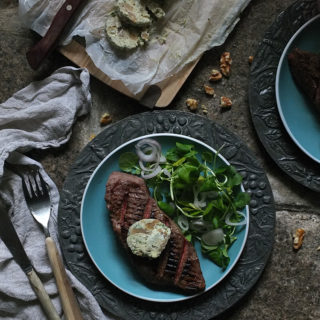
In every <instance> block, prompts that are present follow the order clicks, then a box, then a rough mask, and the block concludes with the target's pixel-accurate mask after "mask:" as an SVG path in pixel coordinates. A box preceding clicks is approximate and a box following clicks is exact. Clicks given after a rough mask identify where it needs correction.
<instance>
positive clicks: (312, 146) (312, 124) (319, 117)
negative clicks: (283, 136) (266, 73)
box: [275, 15, 320, 163]
mask: <svg viewBox="0 0 320 320" xmlns="http://www.w3.org/2000/svg"><path fill="white" fill-rule="evenodd" d="M319 32H320V15H317V16H315V17H314V18H312V19H311V20H309V21H308V22H307V23H305V24H304V25H303V26H302V27H301V28H300V29H299V30H298V31H297V32H296V33H295V34H294V35H293V37H292V38H291V39H290V41H289V42H288V44H287V45H286V47H285V49H284V51H283V53H282V55H281V58H280V61H279V65H278V69H277V75H276V88H275V89H276V100H277V105H278V110H279V113H280V117H281V120H282V122H283V124H284V126H285V128H286V130H287V132H288V133H289V135H290V136H291V138H292V139H293V141H294V142H295V143H296V145H297V146H298V147H299V148H300V149H301V150H302V151H303V152H304V153H305V154H307V155H308V156H309V157H310V158H312V159H313V160H315V161H317V162H319V163H320V114H319V111H317V110H316V108H315V107H314V106H312V104H311V103H310V102H309V101H308V100H307V99H306V97H305V96H304V94H303V93H302V91H300V89H299V88H298V87H297V85H296V84H295V82H294V80H293V78H292V76H291V72H290V69H289V64H288V59H287V56H288V53H289V52H290V51H291V49H293V48H295V47H298V48H300V49H302V50H307V51H311V52H315V53H320V36H319Z"/></svg>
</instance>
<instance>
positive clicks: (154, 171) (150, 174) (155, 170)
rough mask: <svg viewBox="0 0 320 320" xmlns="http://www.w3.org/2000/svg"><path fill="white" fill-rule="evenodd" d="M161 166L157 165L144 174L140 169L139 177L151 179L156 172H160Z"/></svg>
mask: <svg viewBox="0 0 320 320" xmlns="http://www.w3.org/2000/svg"><path fill="white" fill-rule="evenodd" d="M161 170H162V169H161V167H160V166H157V167H156V168H155V169H154V170H153V171H152V172H149V173H148V174H145V171H144V170H142V171H141V177H142V178H143V179H146V180H147V179H151V178H153V177H155V176H156V175H157V174H159V173H160V172H161Z"/></svg>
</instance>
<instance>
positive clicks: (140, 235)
mask: <svg viewBox="0 0 320 320" xmlns="http://www.w3.org/2000/svg"><path fill="white" fill-rule="evenodd" d="M170 234H171V230H170V228H168V227H167V226H166V225H165V224H163V223H162V222H161V221H159V220H157V219H142V220H139V221H137V222H135V223H134V224H133V225H131V226H130V228H129V231H128V236H127V244H128V246H129V248H130V249H131V251H132V253H133V254H135V255H137V256H140V257H148V258H152V259H155V258H158V257H159V256H160V254H161V252H162V251H163V250H164V248H165V247H166V245H167V242H168V240H169V238H170Z"/></svg>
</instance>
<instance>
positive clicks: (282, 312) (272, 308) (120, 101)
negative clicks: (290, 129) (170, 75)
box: [0, 0, 320, 320]
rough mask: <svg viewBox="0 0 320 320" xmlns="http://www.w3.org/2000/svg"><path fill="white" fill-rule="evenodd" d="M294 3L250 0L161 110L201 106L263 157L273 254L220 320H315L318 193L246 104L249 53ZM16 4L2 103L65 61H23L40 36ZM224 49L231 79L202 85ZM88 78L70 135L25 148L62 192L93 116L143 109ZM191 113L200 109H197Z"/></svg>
mask: <svg viewBox="0 0 320 320" xmlns="http://www.w3.org/2000/svg"><path fill="white" fill-rule="evenodd" d="M292 3H293V1H292V0H281V1H280V0H252V1H251V4H250V5H249V6H248V7H247V9H246V10H245V11H244V12H243V14H242V15H241V20H240V22H239V23H238V24H237V26H236V27H235V29H234V31H233V32H232V34H231V35H230V36H229V38H228V39H227V41H226V43H225V44H224V45H223V46H221V47H218V48H215V49H214V50H211V51H210V52H207V53H206V54H204V56H203V57H202V59H201V61H200V62H199V64H198V65H197V66H196V68H195V70H194V71H193V72H192V74H191V76H190V77H189V78H188V80H187V81H186V83H185V84H184V86H183V87H182V89H181V90H180V92H179V93H178V95H177V97H176V98H175V99H174V101H173V102H172V103H171V104H170V106H169V107H168V108H166V109H167V110H170V109H174V110H184V111H187V107H186V105H185V100H186V99H187V98H196V99H198V100H199V105H200V106H201V105H205V106H206V107H207V109H208V115H207V117H208V118H209V119H211V120H214V121H216V122H217V123H219V124H221V125H223V126H225V127H226V128H228V129H229V130H231V131H233V132H234V133H236V134H238V135H239V137H240V138H241V139H242V140H243V141H244V142H245V143H246V144H247V145H248V146H249V147H250V149H251V150H252V151H253V153H254V154H255V156H256V157H257V158H258V159H259V160H260V161H261V164H262V166H263V168H264V169H265V171H266V173H267V175H268V178H269V180H270V183H271V186H272V189H273V193H274V198H275V202H276V208H277V213H276V216H277V226H276V235H275V243H274V249H273V253H272V255H271V258H270V260H269V263H268V265H267V267H266V269H265V271H264V272H263V275H262V277H261V278H260V280H259V281H258V282H257V284H256V285H255V287H254V288H253V290H252V291H251V292H250V293H249V294H248V295H247V296H246V297H245V299H243V300H242V301H241V303H239V305H238V306H236V307H235V308H234V309H233V310H231V311H230V312H229V313H228V314H226V315H225V317H223V318H225V319H230V320H240V319H241V320H242V319H246V320H248V319H259V320H260V319H261V320H264V319H279V320H280V319H281V320H282V319H295V320H300V319H301V320H302V319H319V318H320V298H319V294H318V293H319V292H320V284H319V281H318V278H319V273H320V263H319V261H320V251H317V247H319V246H320V236H319V232H318V230H319V223H320V216H319V205H320V197H319V194H318V193H315V192H312V191H309V190H308V189H306V188H305V187H302V186H300V185H299V184H298V183H296V182H293V181H292V180H291V179H290V178H289V177H288V176H286V175H285V174H284V173H283V172H282V171H281V170H280V169H279V168H278V166H277V165H276V164H275V163H274V162H273V161H272V159H271V158H270V157H269V155H268V154H267V153H266V152H265V150H264V148H263V146H262V145H261V143H260V141H259V139H258V138H257V135H256V133H255V130H254V128H253V124H252V121H251V115H250V111H249V102H248V85H249V81H248V78H249V73H250V66H249V64H248V56H249V55H255V52H256V50H257V48H258V46H259V42H260V41H261V39H262V38H263V36H264V34H265V32H266V30H267V29H268V27H269V26H270V25H271V24H272V23H273V21H274V20H275V18H276V17H277V15H278V14H279V13H280V12H281V11H282V10H284V9H286V8H287V7H288V6H289V5H291V4H292ZM17 7H18V1H17V0H15V1H10V0H4V1H1V2H0V69H1V72H0V102H2V101H5V100H6V99H8V98H9V97H10V96H11V95H12V94H13V93H14V92H16V91H18V90H19V89H21V88H23V87H24V86H26V85H27V84H29V83H30V82H31V81H33V80H38V79H41V78H43V77H46V76H47V75H49V74H50V73H51V72H52V71H53V70H56V69H57V68H58V67H60V66H64V65H70V64H71V63H70V62H69V61H68V60H67V59H65V58H64V57H62V56H61V55H60V54H58V53H53V54H52V55H51V56H50V58H49V59H48V60H47V61H46V62H45V63H44V64H43V66H42V67H41V68H40V69H39V70H38V71H36V72H35V71H33V70H32V69H31V68H30V67H29V66H28V65H27V62H26V59H25V53H26V51H27V49H28V48H29V47H30V46H31V45H32V44H33V43H35V41H36V40H37V39H38V37H37V36H36V35H35V34H33V33H32V32H31V31H29V30H27V29H26V28H24V27H23V25H22V24H21V21H20V20H19V18H18V16H17ZM223 51H230V53H231V56H232V59H233V64H232V74H231V76H230V78H229V79H223V81H221V82H220V83H216V84H211V83H209V82H208V78H209V75H210V71H211V69H214V68H217V67H218V65H219V57H220V54H221V53H222V52H223ZM91 80H92V81H91V92H92V98H93V107H92V111H91V114H90V115H88V116H87V117H84V118H82V119H79V120H78V121H77V122H76V124H75V125H74V128H73V135H72V137H71V140H70V141H69V142H68V143H67V144H66V145H65V146H63V147H61V148H60V149H58V150H48V151H46V152H41V153H40V152H37V151H34V152H32V153H31V155H32V156H33V157H35V158H36V159H38V160H40V161H41V162H42V163H43V165H44V166H45V168H46V169H47V171H48V172H49V173H50V175H51V177H52V178H53V179H54V181H55V182H56V184H57V185H58V187H59V188H60V189H61V188H62V186H63V182H64V179H65V177H66V174H67V172H68V169H69V166H70V165H71V164H72V163H73V162H74V160H75V159H76V157H77V155H78V154H79V152H80V151H81V149H82V148H83V147H84V146H85V145H86V144H87V143H88V142H89V141H90V136H91V135H92V134H97V133H99V132H100V131H101V130H102V128H101V127H100V125H99V119H100V117H101V115H102V114H103V113H105V112H108V113H110V114H111V116H112V118H113V121H114V122H116V121H118V120H121V119H123V118H125V117H127V116H129V115H133V114H137V113H140V112H144V111H147V109H145V108H144V107H142V106H140V105H139V104H138V103H137V102H135V101H133V100H131V99H129V98H127V97H125V96H123V95H121V94H120V93H118V92H116V91H114V90H113V89H111V88H109V87H107V86H106V85H104V84H103V83H101V82H99V81H97V80H96V79H94V78H92V79H91ZM204 84H207V85H208V84H210V85H212V86H213V87H214V88H215V92H216V97H213V98H212V97H209V96H207V95H205V93H204V91H203V85H204ZM221 95H226V96H228V97H230V98H231V99H232V101H233V107H232V108H231V109H230V110H227V111H224V112H221V111H220V108H219V97H220V96H221ZM197 113H198V114H202V111H201V108H199V110H198V112H197ZM298 227H302V228H304V229H305V230H306V236H305V240H304V243H303V246H302V248H301V249H300V250H299V251H298V252H294V251H293V250H292V232H293V230H295V229H296V228H298Z"/></svg>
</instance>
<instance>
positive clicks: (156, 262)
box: [105, 172, 205, 293]
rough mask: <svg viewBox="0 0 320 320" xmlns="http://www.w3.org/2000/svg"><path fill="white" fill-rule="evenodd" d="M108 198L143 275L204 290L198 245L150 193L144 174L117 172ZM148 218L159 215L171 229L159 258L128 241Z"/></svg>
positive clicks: (189, 289) (186, 288) (119, 232)
mask: <svg viewBox="0 0 320 320" xmlns="http://www.w3.org/2000/svg"><path fill="white" fill-rule="evenodd" d="M105 200H106V203H107V207H108V209H109V211H110V219H111V223H112V227H113V230H114V232H115V233H116V234H117V236H118V238H119V240H120V241H121V243H122V245H123V247H124V248H125V249H126V250H127V252H128V254H129V256H130V258H131V260H132V262H133V264H134V266H135V267H136V269H137V270H138V272H139V273H140V274H141V275H142V277H143V278H145V279H146V280H147V281H148V282H150V283H152V284H156V285H161V286H171V287H176V288H180V289H182V290H183V291H185V292H191V293H194V292H197V291H201V290H204V288H205V281H204V278H203V276H202V272H201V269H200V263H199V259H198V256H197V253H196V251H195V249H194V247H193V246H192V244H191V243H190V242H188V241H187V240H186V239H185V238H184V236H183V234H182V232H181V231H180V229H179V228H178V226H177V225H176V224H175V223H174V222H173V221H172V220H171V219H170V218H169V217H168V216H167V215H166V214H165V213H163V212H162V211H161V210H160V208H159V207H158V205H157V203H156V201H155V200H154V199H153V198H151V197H150V195H149V190H148V188H147V186H146V184H145V182H144V180H143V179H142V178H139V177H137V176H133V175H129V174H126V173H122V172H113V173H112V174H111V175H110V177H109V179H108V182H107V186H106V196H105ZM146 218H154V219H158V220H160V221H161V222H162V223H164V224H165V225H167V226H168V227H169V228H170V229H171V236H170V239H169V241H168V244H167V246H166V248H165V250H164V251H163V252H162V254H161V255H160V257H159V258H157V259H147V258H142V257H138V256H136V255H134V254H132V253H131V251H130V249H129V248H128V245H127V241H126V239H127V233H128V229H129V227H130V226H131V225H132V224H133V223H135V222H137V221H138V220H141V219H146Z"/></svg>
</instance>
